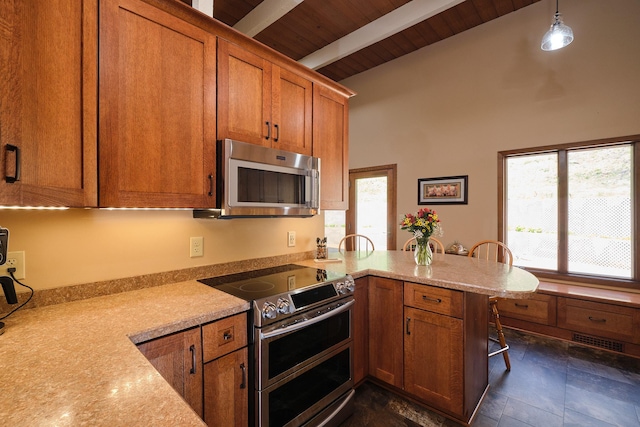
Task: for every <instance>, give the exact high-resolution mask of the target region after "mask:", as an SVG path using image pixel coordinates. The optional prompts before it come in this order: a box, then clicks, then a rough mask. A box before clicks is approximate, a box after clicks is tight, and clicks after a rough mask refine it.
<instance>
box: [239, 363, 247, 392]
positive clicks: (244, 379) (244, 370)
mask: <svg viewBox="0 0 640 427" xmlns="http://www.w3.org/2000/svg"><path fill="white" fill-rule="evenodd" d="M240 370H241V371H242V383H240V388H246V387H247V367H246V366H244V363H241V364H240Z"/></svg>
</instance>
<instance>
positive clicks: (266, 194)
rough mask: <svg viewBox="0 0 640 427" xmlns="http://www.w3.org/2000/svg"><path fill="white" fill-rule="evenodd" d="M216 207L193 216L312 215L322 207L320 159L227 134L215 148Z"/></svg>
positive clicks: (197, 211)
mask: <svg viewBox="0 0 640 427" xmlns="http://www.w3.org/2000/svg"><path fill="white" fill-rule="evenodd" d="M216 151H217V153H216V160H217V161H216V164H217V166H216V169H217V173H216V201H217V202H216V208H215V209H198V210H194V211H193V216H194V218H245V217H281V216H293V217H310V216H313V215H316V214H317V213H318V209H319V207H320V159H318V158H316V157H311V156H305V155H303V154H298V153H291V152H289V151H283V150H278V149H274V148H268V147H262V146H259V145H255V144H247V143H245V142H240V141H235V140H231V139H225V140H223V141H218V142H217V147H216Z"/></svg>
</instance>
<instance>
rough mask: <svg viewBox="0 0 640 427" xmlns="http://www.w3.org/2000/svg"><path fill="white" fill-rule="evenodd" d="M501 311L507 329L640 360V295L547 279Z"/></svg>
mask: <svg viewBox="0 0 640 427" xmlns="http://www.w3.org/2000/svg"><path fill="white" fill-rule="evenodd" d="M498 307H499V310H500V320H501V321H502V324H503V326H507V327H511V328H514V329H521V330H525V331H528V332H534V333H538V334H542V335H547V336H551V337H555V338H560V339H563V340H566V341H571V342H575V343H579V344H582V345H586V346H591V347H597V348H600V349H605V350H609V351H614V352H617V353H623V354H628V355H630V356H634V357H638V358H640V293H637V292H633V291H628V292H627V291H624V290H615V289H602V288H594V287H587V286H580V285H574V284H565V283H555V282H547V281H542V280H541V281H540V285H539V286H538V291H537V293H536V294H534V295H533V296H532V297H530V298H528V299H523V300H516V299H505V300H501V301H500V302H499V303H498Z"/></svg>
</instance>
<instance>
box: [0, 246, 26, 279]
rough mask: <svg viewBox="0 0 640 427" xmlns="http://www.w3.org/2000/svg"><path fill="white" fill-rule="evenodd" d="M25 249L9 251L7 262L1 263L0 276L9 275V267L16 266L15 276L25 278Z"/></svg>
mask: <svg viewBox="0 0 640 427" xmlns="http://www.w3.org/2000/svg"><path fill="white" fill-rule="evenodd" d="M24 258H25V255H24V251H17V252H7V262H5V263H4V264H2V265H0V276H9V277H11V275H10V274H9V272H8V271H7V269H8V268H15V269H16V271H15V273H13V276H14V277H15V278H16V279H18V280H20V279H24V278H25V274H24V272H25V268H24Z"/></svg>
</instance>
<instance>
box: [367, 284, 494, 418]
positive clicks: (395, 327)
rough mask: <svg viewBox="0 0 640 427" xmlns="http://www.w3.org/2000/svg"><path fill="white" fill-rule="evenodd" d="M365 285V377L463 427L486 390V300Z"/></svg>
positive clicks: (428, 289)
mask: <svg viewBox="0 0 640 427" xmlns="http://www.w3.org/2000/svg"><path fill="white" fill-rule="evenodd" d="M367 285H368V287H369V292H368V298H369V304H368V308H369V312H368V316H369V322H368V325H369V331H368V334H369V335H368V339H369V341H368V342H369V361H368V362H369V375H370V377H373V378H375V379H376V380H378V382H381V383H384V384H387V385H389V386H392V389H393V390H394V391H398V392H401V393H403V394H406V395H407V396H409V397H411V398H413V399H415V400H417V401H419V402H422V403H423V404H425V405H427V406H428V407H430V408H432V409H434V410H437V411H439V412H440V413H442V414H444V415H447V416H448V417H450V418H452V419H455V420H459V421H462V422H464V423H468V422H469V421H470V420H471V419H472V417H473V415H474V413H475V410H476V409H477V407H478V405H479V403H480V400H481V399H482V397H483V395H484V393H485V392H486V390H487V386H488V376H489V372H488V355H487V353H488V343H487V338H488V321H489V319H488V312H489V298H488V296H486V295H479V294H474V293H469V292H462V291H456V290H451V289H444V288H440V287H436V286H428V285H422V284H417V283H409V282H402V281H398V280H393V279H386V278H380V277H373V276H369V278H368V283H367ZM356 298H357V297H356ZM355 315H356V316H361V315H362V313H361V312H359V311H355ZM354 324H355V325H357V324H358V319H356V320H355V322H354ZM356 339H357V336H356ZM356 354H357V353H356ZM354 363H356V364H357V363H360V362H359V359H356V360H355V361H354ZM355 371H356V372H358V367H357V366H356V367H355Z"/></svg>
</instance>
